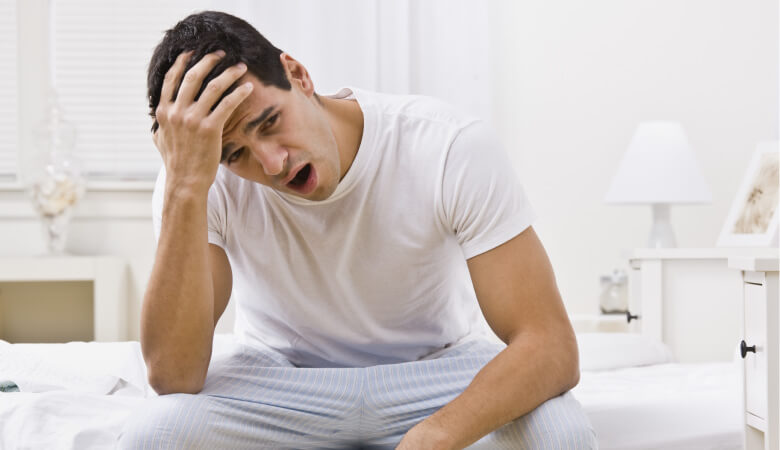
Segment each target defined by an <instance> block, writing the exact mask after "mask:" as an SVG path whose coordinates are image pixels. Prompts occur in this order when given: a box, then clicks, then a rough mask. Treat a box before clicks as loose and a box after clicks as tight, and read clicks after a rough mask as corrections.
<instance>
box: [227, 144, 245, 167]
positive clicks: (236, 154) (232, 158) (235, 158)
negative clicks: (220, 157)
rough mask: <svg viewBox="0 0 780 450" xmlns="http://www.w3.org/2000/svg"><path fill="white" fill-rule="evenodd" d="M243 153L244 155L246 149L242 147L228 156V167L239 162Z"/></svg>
mask: <svg viewBox="0 0 780 450" xmlns="http://www.w3.org/2000/svg"><path fill="white" fill-rule="evenodd" d="M242 153H244V147H241V148H239V149H238V150H236V151H234V152H233V153H231V154H230V156H228V159H227V163H228V165H231V164H233V163H234V162H236V161H238V158H240V157H241V154H242Z"/></svg>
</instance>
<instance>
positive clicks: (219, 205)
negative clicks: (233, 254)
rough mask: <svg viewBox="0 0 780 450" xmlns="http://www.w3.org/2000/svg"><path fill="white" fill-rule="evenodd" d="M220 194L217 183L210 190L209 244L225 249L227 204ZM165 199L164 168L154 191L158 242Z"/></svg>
mask: <svg viewBox="0 0 780 450" xmlns="http://www.w3.org/2000/svg"><path fill="white" fill-rule="evenodd" d="M220 193H221V186H218V184H217V183H214V184H213V185H212V186H211V188H210V189H209V194H208V195H209V197H208V206H207V208H206V218H207V225H208V240H209V244H215V245H218V246H220V247H222V248H223V249H224V248H225V226H224V225H225V216H226V203H225V197H224V195H220ZM164 198H165V167H162V168H160V172H159V173H158V174H157V181H156V182H155V184H154V191H153V193H152V223H153V225H154V238H155V240H156V241H157V242H159V241H160V230H161V228H162V211H163V204H164Z"/></svg>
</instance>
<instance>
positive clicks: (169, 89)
mask: <svg viewBox="0 0 780 450" xmlns="http://www.w3.org/2000/svg"><path fill="white" fill-rule="evenodd" d="M190 56H192V52H184V53H182V54H180V55H179V56H177V57H176V61H174V62H173V65H172V66H171V68H170V69H168V72H166V73H165V79H164V80H163V85H162V91H161V92H160V105H167V104H169V103H172V102H173V93H174V92H176V87H177V86H178V85H179V82H180V81H181V76H182V74H183V73H184V67H186V65H187V61H189V60H190Z"/></svg>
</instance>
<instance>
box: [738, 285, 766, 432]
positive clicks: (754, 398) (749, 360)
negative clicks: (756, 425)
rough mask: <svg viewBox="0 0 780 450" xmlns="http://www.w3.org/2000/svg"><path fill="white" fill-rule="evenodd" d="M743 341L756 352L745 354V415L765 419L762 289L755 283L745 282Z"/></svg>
mask: <svg viewBox="0 0 780 450" xmlns="http://www.w3.org/2000/svg"><path fill="white" fill-rule="evenodd" d="M744 286H745V342H746V343H747V345H748V346H752V345H755V346H756V352H755V353H748V354H747V355H746V356H745V359H744V360H743V364H744V367H745V407H746V409H747V411H748V412H750V413H752V414H754V415H756V416H758V417H760V418H762V419H766V418H767V396H768V394H767V355H766V343H767V337H766V336H767V334H766V323H767V304H766V301H767V300H766V289H765V287H764V286H762V285H759V284H752V283H745V284H744Z"/></svg>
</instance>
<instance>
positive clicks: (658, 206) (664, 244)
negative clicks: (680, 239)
mask: <svg viewBox="0 0 780 450" xmlns="http://www.w3.org/2000/svg"><path fill="white" fill-rule="evenodd" d="M652 206H653V227H652V228H651V229H650V238H649V239H648V240H647V246H648V247H649V248H669V247H677V240H676V239H675V238H674V231H672V224H671V222H670V221H669V217H670V212H669V204H667V203H653V205H652Z"/></svg>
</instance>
